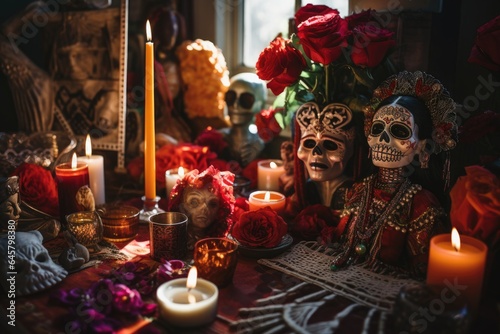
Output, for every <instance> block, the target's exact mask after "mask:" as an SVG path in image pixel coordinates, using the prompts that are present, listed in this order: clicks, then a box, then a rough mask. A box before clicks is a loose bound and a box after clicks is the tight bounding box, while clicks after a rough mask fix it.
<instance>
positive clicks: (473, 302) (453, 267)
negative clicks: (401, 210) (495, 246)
mask: <svg viewBox="0 0 500 334" xmlns="http://www.w3.org/2000/svg"><path fill="white" fill-rule="evenodd" d="M450 239H451V240H450ZM487 252H488V247H487V246H486V245H485V244H484V243H483V242H481V241H480V240H478V239H475V238H472V237H468V236H461V237H460V236H459V235H458V232H457V230H456V229H455V228H453V231H452V234H451V236H450V234H440V235H437V236H435V237H433V238H432V239H431V244H430V251H429V266H428V268H427V284H428V285H432V286H438V287H443V290H442V291H445V290H444V289H447V292H446V296H447V298H448V299H451V298H453V300H455V299H456V297H458V295H462V294H463V297H464V298H465V300H466V302H467V303H468V305H469V307H470V309H471V310H472V311H473V312H474V310H475V309H476V308H477V306H478V305H479V301H480V299H481V289H482V285H483V276H484V268H485V263H486V253H487ZM444 293H445V292H442V295H443V294H444Z"/></svg>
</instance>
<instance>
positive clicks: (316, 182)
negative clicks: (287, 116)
mask: <svg viewBox="0 0 500 334" xmlns="http://www.w3.org/2000/svg"><path fill="white" fill-rule="evenodd" d="M352 118H353V115H352V111H351V110H350V109H349V107H347V106H346V105H344V104H340V103H331V104H328V105H327V106H326V107H324V108H323V109H320V107H319V106H318V105H317V104H316V103H314V102H307V103H305V104H303V105H302V106H301V107H300V108H299V109H298V110H297V113H296V115H295V119H296V121H297V124H298V126H299V129H300V144H299V147H298V149H297V158H298V159H299V160H300V161H302V163H303V166H304V168H305V170H306V171H307V175H308V177H309V180H310V182H309V183H308V184H306V187H308V188H309V190H310V191H309V190H308V189H307V188H306V189H304V190H302V187H301V186H300V180H299V183H298V186H297V187H296V190H297V196H302V197H309V198H312V197H317V196H318V195H315V194H312V191H313V189H316V191H315V192H319V197H320V198H319V202H321V203H322V204H323V205H326V206H330V207H332V206H337V205H336V204H333V203H332V200H333V198H334V197H335V195H334V194H335V192H336V191H337V190H338V189H341V188H342V187H343V185H344V184H345V183H346V182H347V181H349V178H348V177H347V176H345V175H344V170H345V168H346V166H347V163H348V161H349V159H350V158H351V157H352V155H353V152H354V136H355V129H354V127H353V126H352V123H353V122H352ZM297 170H298V168H297ZM311 182H312V183H313V186H314V188H313V186H310V183H311ZM305 192H308V194H307V195H306V194H305ZM299 202H301V200H300V199H299ZM339 206H340V205H339Z"/></svg>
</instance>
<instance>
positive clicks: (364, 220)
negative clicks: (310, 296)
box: [331, 175, 416, 270]
mask: <svg viewBox="0 0 500 334" xmlns="http://www.w3.org/2000/svg"><path fill="white" fill-rule="evenodd" d="M375 182H376V176H375V175H372V176H371V177H369V178H367V179H366V180H365V181H364V182H363V183H364V189H363V190H364V191H363V193H362V195H361V198H360V202H361V203H360V207H359V209H358V210H355V211H354V212H353V211H352V209H351V213H352V214H353V215H354V217H353V222H352V226H351V227H349V232H348V239H347V243H348V246H347V248H346V249H345V251H344V252H342V253H341V254H339V255H337V256H336V257H335V259H334V260H333V261H332V264H331V269H332V270H337V269H338V268H339V267H341V266H343V265H345V264H346V263H347V262H351V261H352V260H354V258H353V257H352V256H351V255H352V253H351V252H352V250H353V249H352V247H353V246H354V252H355V254H356V255H357V256H363V255H365V254H366V251H367V244H368V243H369V241H370V240H371V239H372V237H373V235H374V234H375V232H376V231H380V229H381V227H382V225H383V224H384V222H386V221H388V220H391V219H393V217H392V214H393V213H394V212H395V210H399V209H400V208H401V205H402V202H403V201H408V200H410V198H411V197H412V196H413V194H414V193H415V191H416V189H414V188H415V187H414V186H412V184H411V182H410V181H409V180H408V179H406V178H405V179H404V181H403V182H402V183H401V184H400V185H399V189H398V190H397V192H396V193H395V194H394V196H392V198H391V200H390V201H389V202H388V203H387V204H386V205H385V206H383V207H380V209H379V210H376V211H377V212H372V210H371V209H370V206H371V205H372V203H374V202H375V201H374V184H375ZM379 212H382V213H381V214H380V215H379ZM373 216H375V217H377V218H376V220H375V221H374V222H373V223H372V221H373V218H374V217H373Z"/></svg>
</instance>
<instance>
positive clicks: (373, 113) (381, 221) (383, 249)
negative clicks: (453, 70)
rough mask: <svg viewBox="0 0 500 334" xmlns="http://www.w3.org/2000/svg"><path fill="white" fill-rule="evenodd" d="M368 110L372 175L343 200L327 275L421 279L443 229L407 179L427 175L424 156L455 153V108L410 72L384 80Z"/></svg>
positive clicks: (427, 79) (437, 210)
mask: <svg viewBox="0 0 500 334" xmlns="http://www.w3.org/2000/svg"><path fill="white" fill-rule="evenodd" d="M371 106H373V107H369V108H368V109H367V111H366V118H365V134H366V136H367V141H368V145H369V146H370V152H371V153H370V154H371V158H372V162H373V164H374V165H375V166H376V167H378V171H377V172H376V173H375V174H373V175H371V176H369V177H367V178H365V179H363V180H362V181H360V182H357V183H355V184H354V185H353V186H352V188H351V189H350V190H349V192H348V194H347V197H346V204H345V207H344V210H343V212H342V215H341V220H340V222H339V225H338V227H337V229H336V232H335V235H334V239H336V240H337V241H339V243H340V247H339V252H338V253H337V254H336V255H335V256H334V258H333V261H332V264H331V268H332V270H338V269H340V268H342V267H345V266H348V265H352V264H361V265H365V266H367V267H368V268H369V269H371V270H374V271H376V272H381V273H391V274H394V275H397V276H411V277H413V278H417V279H419V278H425V273H426V268H427V261H428V256H429V254H428V246H429V241H430V238H431V237H432V236H433V235H434V234H435V233H438V232H440V231H441V228H442V227H443V226H442V224H441V223H442V217H443V214H444V210H443V209H442V208H441V205H440V203H439V201H438V200H437V198H436V196H435V195H434V194H433V193H431V192H430V191H428V190H425V189H423V188H422V187H421V186H420V185H418V184H414V183H413V182H412V181H411V180H410V178H409V175H410V174H411V173H410V171H412V170H415V169H417V168H427V167H428V165H429V162H430V161H429V160H430V155H431V153H439V152H441V151H448V150H450V149H452V148H453V147H454V146H455V143H456V142H455V136H456V124H455V123H454V113H453V111H454V109H455V103H454V102H453V100H452V99H451V97H450V96H449V94H448V92H447V91H446V89H445V88H444V87H443V86H442V85H441V84H440V83H439V81H437V80H436V79H435V78H433V77H432V76H430V75H427V74H425V73H423V72H419V71H417V72H414V73H410V72H401V73H399V74H397V75H394V76H391V77H390V78H388V79H387V80H386V81H385V82H383V83H382V84H381V85H380V87H379V88H377V89H376V90H375V92H374V95H373V99H372V103H371ZM440 129H446V131H440ZM429 143H432V144H433V145H429ZM426 144H427V145H426ZM429 147H431V148H432V151H431V150H430V149H429ZM417 157H418V160H417V159H416V158H417ZM446 165H447V164H445V166H446ZM408 166H411V167H412V168H413V169H410V168H408ZM445 174H446V173H445ZM412 179H413V176H412Z"/></svg>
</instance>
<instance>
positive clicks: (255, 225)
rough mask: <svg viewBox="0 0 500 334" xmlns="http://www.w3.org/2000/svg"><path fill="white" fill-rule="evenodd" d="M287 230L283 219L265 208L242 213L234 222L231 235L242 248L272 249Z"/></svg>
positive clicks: (268, 208)
mask: <svg viewBox="0 0 500 334" xmlns="http://www.w3.org/2000/svg"><path fill="white" fill-rule="evenodd" d="M287 229H288V226H287V224H286V223H285V221H284V220H283V218H281V217H280V216H279V215H278V214H277V213H276V212H275V211H274V210H273V209H271V208H270V207H265V208H262V209H259V210H256V211H248V212H245V213H243V214H242V215H241V216H240V219H239V220H238V221H237V222H235V224H234V226H233V230H232V235H233V237H234V238H235V239H236V240H238V242H239V243H241V244H242V245H244V246H248V247H264V248H272V247H276V246H278V245H279V243H280V242H281V239H282V238H283V236H284V235H285V234H286V232H287Z"/></svg>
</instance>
